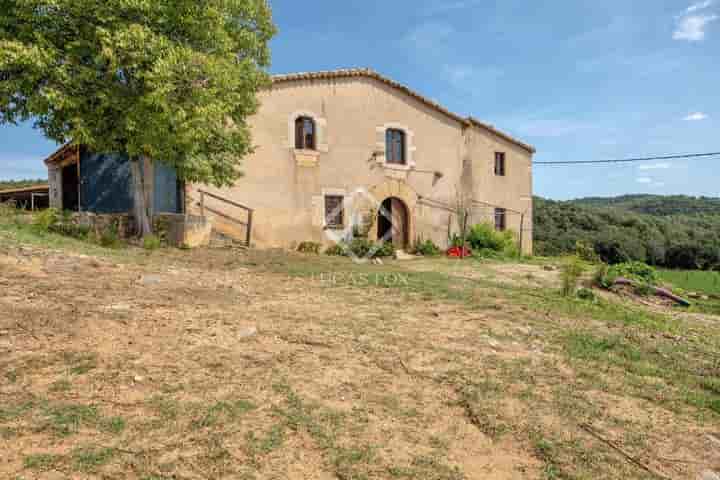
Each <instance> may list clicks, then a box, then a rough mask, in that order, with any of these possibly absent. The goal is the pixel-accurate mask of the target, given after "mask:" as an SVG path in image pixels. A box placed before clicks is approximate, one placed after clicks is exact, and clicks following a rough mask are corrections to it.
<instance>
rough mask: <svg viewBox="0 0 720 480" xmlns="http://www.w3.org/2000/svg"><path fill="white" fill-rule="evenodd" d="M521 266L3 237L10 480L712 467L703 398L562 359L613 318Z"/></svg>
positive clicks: (507, 475)
mask: <svg viewBox="0 0 720 480" xmlns="http://www.w3.org/2000/svg"><path fill="white" fill-rule="evenodd" d="M423 262H424V263H423ZM373 268H375V269H374V270H373ZM528 268H529V267H525V266H522V267H521V268H519V270H517V271H513V272H514V273H513V275H515V277H513V278H515V280H513V282H515V284H517V285H521V286H522V285H524V283H523V282H525V283H527V284H528V285H525V286H522V289H521V290H518V291H517V292H514V293H513V294H509V293H508V292H507V291H506V289H505V288H504V287H503V286H502V285H499V284H497V283H493V281H495V280H497V276H498V275H500V276H503V275H504V273H507V272H506V269H507V267H506V266H499V265H494V266H493V265H491V266H489V267H487V268H485V269H483V270H478V271H475V272H470V271H471V270H473V267H465V266H463V268H462V269H457V268H456V267H455V266H449V265H448V264H446V263H442V264H441V265H440V267H438V269H439V270H443V269H444V273H443V275H444V276H443V277H442V278H439V277H437V276H436V275H435V273H432V272H433V271H434V270H435V266H433V264H432V263H428V262H426V261H424V260H423V261H421V262H418V263H413V262H408V263H404V264H395V263H392V262H391V263H390V264H389V265H385V266H384V267H382V268H381V269H378V268H377V267H373V266H363V267H358V266H351V265H350V264H349V263H348V262H347V261H346V260H335V259H333V260H327V259H321V258H318V259H317V260H316V259H313V258H308V257H300V256H294V255H286V254H284V253H280V252H250V253H248V252H244V251H239V250H198V251H192V252H181V251H174V252H160V253H155V254H152V255H148V254H146V253H144V252H142V251H138V252H137V253H136V254H127V255H123V256H119V257H118V256H114V255H111V254H109V255H107V256H105V255H98V256H90V255H82V254H79V253H77V252H70V251H50V250H47V249H44V248H42V247H31V246H26V245H9V246H5V247H2V248H0V288H1V289H2V290H1V291H2V295H1V296H0V373H1V376H0V478H8V479H64V478H73V479H85V478H93V479H95V478H98V479H100V478H102V479H110V478H113V479H114V478H123V479H142V480H151V479H154V480H156V479H216V478H217V479H220V478H223V479H224V478H227V479H251V478H256V479H274V478H276V479H310V478H314V479H343V480H350V479H373V478H399V479H438V480H444V479H449V480H450V479H452V480H454V479H521V478H522V479H524V478H529V479H541V478H543V479H552V478H618V479H620V478H672V479H676V478H677V479H681V478H682V479H687V478H690V479H695V478H715V477H709V476H708V477H703V476H702V475H706V476H707V475H711V472H712V471H720V422H718V417H719V416H718V414H717V413H715V412H714V411H713V410H712V409H709V408H706V407H707V405H710V406H712V404H709V403H707V404H706V403H703V404H702V405H700V404H699V403H698V402H695V404H692V405H689V404H688V403H687V402H685V397H684V396H682V394H681V393H678V392H681V391H682V389H683V388H686V387H685V386H684V384H683V385H680V384H674V383H673V381H672V380H668V379H667V378H663V377H662V376H658V375H659V374H658V373H657V372H655V371H653V372H652V373H651V374H648V375H642V378H640V376H639V375H640V374H639V373H637V372H634V371H633V372H632V375H630V374H628V376H627V377H625V376H618V374H617V371H618V370H617V369H619V368H621V366H620V364H618V363H611V364H606V363H601V362H600V361H599V360H597V359H594V358H590V357H588V356H587V355H585V353H583V355H585V356H576V357H572V358H571V357H569V356H568V353H567V351H571V352H574V350H568V349H569V348H571V347H572V346H574V345H576V344H577V345H580V347H582V348H585V347H586V345H585V344H584V343H582V342H583V341H584V340H582V341H577V339H576V338H575V337H573V338H572V339H570V340H567V337H566V333H567V331H568V330H572V329H589V328H597V329H598V330H602V331H605V330H606V326H607V324H606V323H604V322H605V320H599V319H597V318H594V317H592V316H588V318H578V317H577V316H575V315H572V314H570V313H568V312H567V311H566V310H561V311H560V312H559V313H554V312H552V313H551V311H550V307H547V309H546V308H545V306H543V307H538V306H537V305H535V304H533V303H532V300H528V299H532V298H533V297H532V295H533V293H532V292H531V291H530V293H528V291H529V289H531V288H534V287H538V286H539V284H540V283H542V278H545V277H547V276H548V275H549V273H547V272H545V271H544V270H543V269H541V268H540V267H532V268H530V270H528ZM429 271H430V272H431V274H428V273H427V272H429ZM468 272H470V273H472V274H468ZM454 275H457V278H463V279H468V278H469V279H470V280H471V281H472V280H474V279H480V281H478V283H477V284H472V285H470V286H466V285H464V284H463V285H464V286H463V289H462V291H460V290H459V287H458V286H457V285H456V282H455V280H453V278H455V277H454ZM503 278H508V275H504V276H503ZM538 279H540V280H538ZM548 281H550V282H552V281H553V280H552V279H551V278H549V279H548ZM417 282H424V283H422V285H420V284H417ZM406 283H408V284H412V285H410V286H409V287H408V288H403V286H404V285H405V284H406ZM511 283H512V282H511ZM536 283H537V284H536ZM525 287H527V289H528V291H526V289H525ZM519 288H520V287H519ZM438 292H440V293H438ZM461 294H462V295H465V294H467V295H469V296H468V297H464V296H462V295H461ZM513 295H516V296H513ZM563 308H565V307H563ZM612 329H613V330H612V331H613V332H620V331H621V327H620V326H616V327H612ZM578 331H580V330H578ZM582 331H583V332H584V331H585V330H582ZM593 331H594V330H593ZM638 331H640V330H638ZM642 332H645V331H644V330H642ZM644 334H645V333H642V335H644ZM578 335H579V334H578ZM638 335H641V333H638ZM682 335H683V338H691V336H692V335H691V333H688V332H685V331H684V330H683V333H682ZM583 338H584V337H583ZM643 338H644V337H643ZM648 338H650V337H648ZM692 338H694V337H692ZM566 341H569V342H575V343H568V345H570V347H566V346H564V345H565V344H564V343H562V342H566ZM659 341H660V340H659ZM661 341H664V340H663V339H661ZM573 348H574V347H573ZM658 348H660V349H661V350H662V349H664V348H665V344H662V345H660V347H658ZM683 348H684V347H683ZM683 351H684V350H683ZM583 352H584V350H583ZM641 353H644V351H643V352H641ZM614 358H615V357H613V359H614ZM715 359H717V357H715ZM655 360H657V358H656V357H652V361H655ZM613 361H614V360H613ZM697 367H698V368H706V367H707V368H708V369H710V370H712V371H710V370H708V371H707V372H706V373H707V375H712V376H713V377H712V378H715V377H714V376H715V375H717V376H720V374H718V373H717V371H718V370H717V369H718V364H710V363H709V364H708V365H705V364H698V365H697ZM623 368H624V367H623ZM648 368H649V367H648ZM623 371H624V370H623ZM623 375H624V374H623ZM693 378H694V377H693ZM648 385H650V386H651V387H652V390H651V389H650V388H651V387H649V386H648ZM713 385H714V384H713ZM717 388H718V389H719V390H718V392H719V393H720V383H718V384H717ZM708 398H710V397H708ZM712 398H715V397H712ZM712 398H710V400H708V401H711V400H712ZM703 399H705V397H703ZM703 401H705V400H703ZM718 405H720V403H718Z"/></svg>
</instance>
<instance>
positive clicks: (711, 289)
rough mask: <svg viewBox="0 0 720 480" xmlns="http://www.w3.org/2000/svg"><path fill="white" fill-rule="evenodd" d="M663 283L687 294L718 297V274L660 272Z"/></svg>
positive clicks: (719, 284)
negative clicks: (693, 293) (680, 289)
mask: <svg viewBox="0 0 720 480" xmlns="http://www.w3.org/2000/svg"><path fill="white" fill-rule="evenodd" d="M659 273H660V277H661V278H662V280H663V281H665V282H668V283H670V284H672V285H673V286H675V287H679V288H682V289H683V290H685V291H688V292H698V293H704V294H707V295H720V272H704V271H701V270H660V271H659Z"/></svg>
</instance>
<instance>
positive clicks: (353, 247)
mask: <svg viewBox="0 0 720 480" xmlns="http://www.w3.org/2000/svg"><path fill="white" fill-rule="evenodd" d="M349 253H352V254H353V255H354V256H356V257H358V258H377V257H392V256H394V255H395V245H393V244H392V242H383V243H381V244H377V243H375V242H372V241H370V240H367V239H365V238H355V239H353V240H352V241H350V242H349V243H348V242H340V243H337V244H336V245H333V246H332V247H329V248H328V249H326V250H325V255H333V256H343V257H347V256H349Z"/></svg>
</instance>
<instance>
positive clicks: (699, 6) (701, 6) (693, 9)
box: [685, 0, 713, 13]
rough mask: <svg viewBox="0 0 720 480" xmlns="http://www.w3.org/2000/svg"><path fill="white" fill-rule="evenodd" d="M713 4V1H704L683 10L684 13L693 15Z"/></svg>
mask: <svg viewBox="0 0 720 480" xmlns="http://www.w3.org/2000/svg"><path fill="white" fill-rule="evenodd" d="M712 4H713V0H705V1H704V2H699V3H696V4H694V5H690V6H689V7H688V8H687V10H685V12H686V13H693V12H697V11H698V10H705V9H706V8H708V7H709V6H710V5H712Z"/></svg>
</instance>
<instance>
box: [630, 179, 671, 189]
mask: <svg viewBox="0 0 720 480" xmlns="http://www.w3.org/2000/svg"><path fill="white" fill-rule="evenodd" d="M635 181H636V182H637V183H642V184H643V185H647V186H648V187H651V188H662V187H664V186H665V182H657V181H655V180H653V179H652V178H650V177H638V178H636V179H635Z"/></svg>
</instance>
